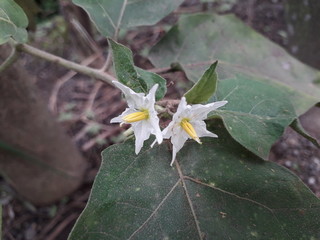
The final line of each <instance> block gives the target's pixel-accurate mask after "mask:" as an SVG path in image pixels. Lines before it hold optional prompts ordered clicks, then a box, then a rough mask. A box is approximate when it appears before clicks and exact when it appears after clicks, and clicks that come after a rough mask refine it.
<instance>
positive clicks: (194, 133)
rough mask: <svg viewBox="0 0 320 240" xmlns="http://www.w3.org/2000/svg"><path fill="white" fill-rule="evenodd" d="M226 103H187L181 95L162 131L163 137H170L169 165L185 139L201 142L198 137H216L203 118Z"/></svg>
mask: <svg viewBox="0 0 320 240" xmlns="http://www.w3.org/2000/svg"><path fill="white" fill-rule="evenodd" d="M226 103H228V102H227V101H220V102H214V103H209V104H206V105H202V104H195V105H187V101H186V98H185V97H183V98H182V99H181V101H180V103H179V106H178V109H177V112H176V113H175V114H174V115H173V118H172V121H171V122H170V124H169V125H168V126H167V127H166V128H165V129H164V130H163V131H162V134H163V138H166V139H168V138H170V137H171V143H172V161H171V164H170V165H171V166H172V164H173V162H174V160H175V158H176V155H177V152H179V150H180V149H181V148H182V147H183V144H184V143H185V142H186V141H187V139H189V138H192V139H193V140H195V141H196V142H198V143H200V144H201V141H200V137H218V136H217V135H216V134H214V133H212V132H209V131H208V130H207V128H206V123H205V122H204V121H203V120H204V119H206V118H207V115H208V113H209V112H211V111H213V110H215V109H217V108H219V107H222V106H223V105H225V104H226Z"/></svg>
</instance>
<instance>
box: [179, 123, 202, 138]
mask: <svg viewBox="0 0 320 240" xmlns="http://www.w3.org/2000/svg"><path fill="white" fill-rule="evenodd" d="M180 126H181V127H182V128H183V130H185V131H186V132H187V133H188V134H189V136H190V137H191V138H192V139H193V140H195V141H196V142H198V143H200V144H201V141H200V139H199V137H198V135H197V133H196V131H195V130H194V127H193V126H192V124H191V123H190V119H188V118H183V119H182V120H181V122H180Z"/></svg>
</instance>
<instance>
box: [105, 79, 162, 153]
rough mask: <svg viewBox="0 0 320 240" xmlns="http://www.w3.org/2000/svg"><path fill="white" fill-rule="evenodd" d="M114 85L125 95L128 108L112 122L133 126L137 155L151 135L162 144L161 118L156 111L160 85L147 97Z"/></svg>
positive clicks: (120, 85)
mask: <svg viewBox="0 0 320 240" xmlns="http://www.w3.org/2000/svg"><path fill="white" fill-rule="evenodd" d="M113 84H114V85H115V86H116V87H117V88H119V89H120V90H121V91H122V92H123V93H124V95H125V98H126V100H127V103H128V108H126V110H125V111H124V112H123V113H122V114H121V115H120V116H118V117H115V118H113V119H111V121H110V122H111V123H117V122H120V125H121V124H124V123H127V124H131V125H132V129H133V131H134V135H135V137H136V141H135V152H136V154H138V153H139V152H140V150H141V148H142V146H143V142H144V141H145V140H147V139H148V138H149V137H150V134H154V135H155V136H156V141H157V142H158V143H159V144H161V142H162V139H163V137H162V134H161V129H160V127H159V118H158V116H157V112H156V110H155V109H154V104H155V94H156V91H157V88H158V84H155V85H154V86H153V87H152V88H151V89H150V91H149V94H148V95H147V96H145V94H144V93H136V92H134V91H133V90H132V89H130V88H128V87H127V86H125V85H123V84H121V83H119V82H116V81H113Z"/></svg>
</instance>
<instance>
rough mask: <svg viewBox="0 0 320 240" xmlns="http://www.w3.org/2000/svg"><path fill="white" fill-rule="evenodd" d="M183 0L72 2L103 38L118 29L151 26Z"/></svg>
mask: <svg viewBox="0 0 320 240" xmlns="http://www.w3.org/2000/svg"><path fill="white" fill-rule="evenodd" d="M182 2H183V0H161V1H159V0H138V1H137V0H73V3H75V4H77V5H79V6H80V7H82V8H83V9H84V10H85V11H87V13H88V14H89V16H90V18H91V20H92V21H93V22H94V23H95V25H96V26H97V28H98V30H99V31H100V32H101V33H102V34H103V35H104V36H109V37H111V36H113V35H114V34H115V33H116V32H117V31H118V30H119V28H129V27H137V26H146V25H153V24H156V23H157V22H158V21H160V20H161V19H162V18H163V17H165V16H166V15H168V14H169V13H170V12H172V11H173V10H174V9H176V8H177V7H178V6H179V5H180V4H181V3H182Z"/></svg>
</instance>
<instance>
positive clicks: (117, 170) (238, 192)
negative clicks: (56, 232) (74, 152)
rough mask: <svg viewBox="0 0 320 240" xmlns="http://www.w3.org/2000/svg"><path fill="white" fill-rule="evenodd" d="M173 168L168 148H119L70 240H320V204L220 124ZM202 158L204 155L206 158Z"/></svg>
mask: <svg viewBox="0 0 320 240" xmlns="http://www.w3.org/2000/svg"><path fill="white" fill-rule="evenodd" d="M211 129H213V130H214V132H215V133H217V134H218V135H219V138H218V139H212V138H209V139H208V138H205V139H204V141H203V144H202V145H199V144H197V143H195V142H193V141H190V142H187V143H186V146H184V148H183V149H182V151H181V152H179V154H178V163H177V164H176V165H175V167H170V166H169V163H170V160H171V154H170V153H169V151H168V149H167V146H165V145H164V144H162V145H160V146H157V147H154V148H152V149H143V150H142V152H141V153H140V154H139V155H135V154H134V143H133V141H129V142H126V143H124V144H120V145H116V146H111V147H109V148H108V149H106V150H105V151H103V153H102V158H103V161H102V165H101V168H100V170H99V173H98V175H97V177H96V180H95V182H94V185H93V188H92V192H91V196H90V199H89V202H88V204H87V206H86V208H85V210H84V211H83V213H82V214H81V216H80V218H79V219H78V220H77V223H76V225H75V226H74V228H73V230H72V232H71V234H70V236H69V238H68V239H69V240H82V239H90V240H102V239H141V240H145V239H175V240H179V239H181V240H186V239H191V240H194V239H202V240H204V239H208V240H209V239H277V240H280V239H297V240H300V239H301V240H304V239H308V240H309V239H318V238H319V236H320V201H319V199H318V198H317V197H316V196H315V195H313V193H312V192H311V191H310V190H309V189H308V188H307V187H306V186H305V185H304V184H303V183H302V182H301V181H300V180H299V179H298V178H297V177H296V176H295V175H293V174H292V173H291V172H289V171H288V170H287V169H284V168H283V167H280V166H278V165H277V164H275V163H271V162H266V161H263V160H261V159H260V158H259V157H256V156H255V155H253V154H252V153H250V152H249V151H247V150H246V149H244V148H243V147H242V146H241V145H239V144H238V143H237V142H235V141H234V140H233V139H232V138H231V137H230V136H229V135H228V133H227V132H226V131H225V130H224V129H223V128H222V127H221V125H220V124H217V125H215V126H214V127H212V128H211ZM199 153H201V154H199Z"/></svg>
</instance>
